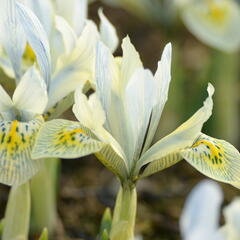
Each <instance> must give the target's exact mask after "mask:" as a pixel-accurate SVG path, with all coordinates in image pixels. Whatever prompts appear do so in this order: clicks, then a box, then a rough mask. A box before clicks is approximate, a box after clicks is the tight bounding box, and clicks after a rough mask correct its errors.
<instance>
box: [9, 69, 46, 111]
mask: <svg viewBox="0 0 240 240" xmlns="http://www.w3.org/2000/svg"><path fill="white" fill-rule="evenodd" d="M47 101H48V96H47V87H46V84H45V81H44V80H43V78H42V77H41V76H40V74H39V72H38V71H37V70H36V69H35V67H31V68H30V69H29V70H28V71H27V72H26V73H25V74H24V75H23V77H22V79H21V80H20V82H19V84H18V86H17V88H16V90H15V92H14V94H13V103H14V105H15V107H16V108H17V109H19V110H23V111H27V112H32V113H36V114H42V113H43V112H44V110H45V107H46V105H47Z"/></svg>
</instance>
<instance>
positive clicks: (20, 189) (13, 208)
mask: <svg viewBox="0 0 240 240" xmlns="http://www.w3.org/2000/svg"><path fill="white" fill-rule="evenodd" d="M30 208H31V202H30V188H29V183H28V182H27V183H25V184H22V185H20V186H16V187H12V188H11V191H10V195H9V198H8V203H7V209H6V213H5V218H4V227H3V235H2V240H16V239H18V240H27V239H28V231H29V219H30Z"/></svg>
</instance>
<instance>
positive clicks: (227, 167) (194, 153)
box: [180, 134, 240, 184]
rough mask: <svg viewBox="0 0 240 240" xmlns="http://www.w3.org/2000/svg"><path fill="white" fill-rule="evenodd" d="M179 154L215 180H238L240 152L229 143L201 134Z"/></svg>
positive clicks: (239, 174)
mask: <svg viewBox="0 0 240 240" xmlns="http://www.w3.org/2000/svg"><path fill="white" fill-rule="evenodd" d="M180 154H181V156H182V157H183V158H184V159H185V160H186V161H187V162H188V163H190V164H191V165H192V166H193V167H195V168H196V169H197V170H198V171H200V172H201V173H203V174H205V175H206V176H208V177H211V178H213V179H215V180H218V181H222V182H226V183H230V184H231V182H233V183H235V182H240V153H239V151H238V150H237V149H236V148H234V146H232V145H231V144H230V143H228V142H226V141H224V140H220V139H216V138H212V137H209V136H207V135H205V134H201V135H200V136H199V137H198V138H197V139H196V140H195V141H194V143H193V145H192V146H191V148H186V149H184V150H182V151H180Z"/></svg>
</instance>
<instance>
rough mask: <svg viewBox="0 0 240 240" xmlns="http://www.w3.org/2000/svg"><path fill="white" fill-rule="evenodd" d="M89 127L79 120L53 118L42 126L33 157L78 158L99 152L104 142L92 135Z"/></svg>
mask: <svg viewBox="0 0 240 240" xmlns="http://www.w3.org/2000/svg"><path fill="white" fill-rule="evenodd" d="M91 135H92V134H91V132H90V131H89V129H87V128H86V127H84V126H83V125H82V124H80V123H78V122H73V121H68V120H60V119H58V120H51V121H49V122H46V123H45V124H44V125H43V127H42V128H41V130H40V132H39V134H38V137H37V139H36V144H35V146H34V149H33V152H32V157H33V158H46V157H62V158H78V157H82V156H86V155H89V154H92V153H95V152H98V151H99V150H100V149H101V148H102V147H103V146H104V143H101V142H100V141H98V140H96V139H94V138H92V137H91Z"/></svg>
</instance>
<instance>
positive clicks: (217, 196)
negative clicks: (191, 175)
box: [180, 180, 223, 240]
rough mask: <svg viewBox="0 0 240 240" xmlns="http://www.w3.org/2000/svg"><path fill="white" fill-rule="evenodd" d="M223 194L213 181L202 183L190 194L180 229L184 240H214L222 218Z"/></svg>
mask: <svg viewBox="0 0 240 240" xmlns="http://www.w3.org/2000/svg"><path fill="white" fill-rule="evenodd" d="M222 201H223V194H222V191H221V189H220V187H219V186H218V185H217V184H216V183H214V182H212V181H207V180H205V181H202V182H201V183H199V184H198V185H197V186H196V187H195V188H194V189H193V190H192V192H191V193H190V195H189V196H188V198H187V201H186V203H185V206H184V209H183V212H182V215H181V219H180V229H181V233H182V236H183V239H184V240H203V239H213V238H212V236H214V235H215V233H216V231H217V229H218V224H219V217H220V207H221V203H222Z"/></svg>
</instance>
